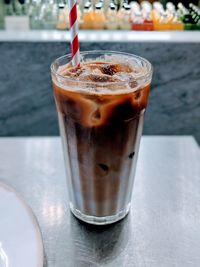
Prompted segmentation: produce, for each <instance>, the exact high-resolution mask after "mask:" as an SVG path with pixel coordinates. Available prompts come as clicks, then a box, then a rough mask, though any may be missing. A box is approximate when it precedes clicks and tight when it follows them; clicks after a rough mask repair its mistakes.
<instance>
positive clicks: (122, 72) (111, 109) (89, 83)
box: [51, 51, 152, 224]
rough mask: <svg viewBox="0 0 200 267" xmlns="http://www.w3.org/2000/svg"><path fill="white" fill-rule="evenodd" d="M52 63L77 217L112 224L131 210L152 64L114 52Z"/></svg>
mask: <svg viewBox="0 0 200 267" xmlns="http://www.w3.org/2000/svg"><path fill="white" fill-rule="evenodd" d="M81 57H82V60H81V66H80V68H78V69H75V68H74V67H73V66H72V65H71V63H70V56H64V57H61V58H59V59H57V60H56V61H55V62H54V63H53V64H52V66H51V71H52V80H53V88H54V95H55V101H56V106H57V111H58V118H59V125H60V133H61V137H62V141H63V150H64V156H65V157H64V158H65V166H66V171H67V185H68V189H69V202H70V208H71V211H72V212H73V213H74V215H75V216H76V217H78V218H80V219H82V220H84V221H86V222H89V223H93V224H107V223H112V222H114V221H117V220H119V219H121V218H123V217H124V216H125V215H126V214H127V213H128V211H129V207H130V202H131V193H132V187H133V181H134V174H135V169H136V162H137V155H138V149H139V143H140V137H141V133H142V128H143V120H144V113H145V109H146V106H147V101H148V95H149V90H150V83H151V76H152V68H151V64H150V63H149V62H148V61H147V60H145V59H143V58H140V57H137V56H134V55H129V54H124V53H113V52H98V51H97V52H85V53H82V55H81Z"/></svg>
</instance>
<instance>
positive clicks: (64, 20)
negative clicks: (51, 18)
mask: <svg viewBox="0 0 200 267" xmlns="http://www.w3.org/2000/svg"><path fill="white" fill-rule="evenodd" d="M68 16H69V13H67V10H66V4H65V2H64V1H63V0H60V1H59V3H58V20H57V24H56V28H57V29H58V30H66V29H68V28H69V19H68Z"/></svg>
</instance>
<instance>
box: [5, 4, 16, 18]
mask: <svg viewBox="0 0 200 267" xmlns="http://www.w3.org/2000/svg"><path fill="white" fill-rule="evenodd" d="M4 3H5V9H4V10H5V16H12V15H14V10H13V5H12V1H11V0H4Z"/></svg>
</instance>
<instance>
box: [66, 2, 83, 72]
mask: <svg viewBox="0 0 200 267" xmlns="http://www.w3.org/2000/svg"><path fill="white" fill-rule="evenodd" d="M68 5H69V23H70V35H71V53H72V64H73V66H74V67H76V68H78V67H80V53H79V41H78V19H77V7H76V5H77V4H76V0H68Z"/></svg>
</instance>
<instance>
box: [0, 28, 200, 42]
mask: <svg viewBox="0 0 200 267" xmlns="http://www.w3.org/2000/svg"><path fill="white" fill-rule="evenodd" d="M79 39H80V41H81V42H172V43H176V42H184V43H199V42H200V31H165V32H155V31H154V32H147V31H121V30H114V31H109V30H99V31H93V30H80V33H79ZM0 41H1V42H6V41H8V42H12V41H14V42H15V41H16V42H17V41H20V42H21V41H25V42H54V41H55V42H57V41H61V42H62V41H63V42H64V41H70V33H69V31H58V30H29V31H4V30H2V31H0Z"/></svg>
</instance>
